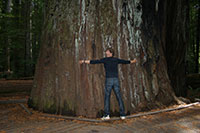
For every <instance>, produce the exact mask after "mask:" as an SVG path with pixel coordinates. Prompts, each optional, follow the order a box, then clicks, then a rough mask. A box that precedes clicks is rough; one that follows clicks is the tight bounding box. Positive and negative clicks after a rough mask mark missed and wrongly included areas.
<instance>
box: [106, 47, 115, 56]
mask: <svg viewBox="0 0 200 133" xmlns="http://www.w3.org/2000/svg"><path fill="white" fill-rule="evenodd" d="M106 51H110V53H112V56H114V55H115V52H114V50H113V49H112V48H107V49H106ZM106 51H105V52H106Z"/></svg>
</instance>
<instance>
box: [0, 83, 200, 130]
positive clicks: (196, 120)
mask: <svg viewBox="0 0 200 133" xmlns="http://www.w3.org/2000/svg"><path fill="white" fill-rule="evenodd" d="M32 83H33V81H32V80H20V81H17V80H16V81H13V80H10V81H3V80H0V100H10V99H28V97H29V94H30V90H31V87H32ZM9 88H10V89H11V90H12V91H9V90H8V89H9ZM2 90H4V91H2ZM190 95H192V96H193V95H194V94H190ZM195 95H196V93H195ZM23 105H24V106H25V107H26V108H28V106H27V104H26V103H24V104H23ZM172 107H178V105H175V106H172ZM169 108H171V107H169ZM28 110H29V111H31V112H32V113H33V114H32V115H30V114H28V113H27V112H26V111H25V110H24V109H23V108H22V107H21V106H20V104H0V133H6V132H27V133H29V132H74V133H78V132H81V133H82V132H86V133H95V132H116V133H117V132H119V133H120V132H128V133H129V132H149V133H152V132H155V133H161V132H169V133H171V132H181V133H182V132H185V133H186V132H187V133H188V132H194V133H198V132H200V105H199V104H198V105H196V106H192V107H189V108H186V109H182V110H176V111H171V112H165V113H159V114H155V115H148V116H142V117H137V118H132V119H126V120H118V121H112V122H103V123H91V122H89V123H88V122H80V121H76V120H66V119H55V118H48V117H43V114H44V113H41V112H38V111H35V110H32V109H31V108H28ZM157 110H158V109H157ZM154 111H156V110H154Z"/></svg>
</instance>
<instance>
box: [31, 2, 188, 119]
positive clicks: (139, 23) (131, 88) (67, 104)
mask: <svg viewBox="0 0 200 133" xmlns="http://www.w3.org/2000/svg"><path fill="white" fill-rule="evenodd" d="M184 1H185V0H184ZM179 3H181V0H175V3H174V4H171V2H168V1H167V0H162V1H160V0H155V1H150V0H149V1H147V0H134V1H129V0H118V1H115V0H113V1H101V0H96V1H92V0H70V1H64V0H60V1H57V0H47V1H46V3H45V4H46V6H45V7H46V9H45V11H46V16H45V24H44V29H43V35H42V44H43V45H42V46H41V50H40V56H39V60H38V64H37V67H36V74H35V80H34V86H33V89H32V92H31V97H30V99H29V105H30V106H32V107H34V108H36V109H38V110H41V111H44V112H50V113H57V114H64V115H81V116H87V117H96V116H98V115H99V114H100V112H101V109H103V94H104V91H103V90H104V73H103V67H102V66H96V65H89V66H86V65H84V66H80V65H79V63H78V62H79V60H80V59H85V58H86V57H88V59H98V58H101V57H103V56H104V51H105V49H106V47H109V46H112V47H113V48H114V49H115V51H116V56H117V57H120V58H123V59H133V58H137V60H138V62H137V64H136V65H131V66H123V65H122V66H120V67H119V74H120V77H119V78H120V83H121V92H122V96H123V100H124V103H125V109H126V112H127V113H133V112H135V111H141V110H148V109H152V108H157V107H161V106H166V105H170V104H173V103H176V102H177V101H178V100H177V98H176V96H175V94H174V91H173V88H172V86H171V82H170V79H169V76H168V69H167V68H168V67H170V65H171V64H170V63H167V60H166V58H167V56H170V55H169V54H166V53H167V52H166V49H167V48H168V47H170V48H172V47H173V45H174V43H171V42H168V41H166V40H168V39H170V40H173V38H172V36H171V35H169V34H170V33H172V32H175V33H174V34H176V33H177V34H181V33H180V32H179V30H174V29H175V28H176V27H175V25H179V24H180V25H181V26H180V27H179V28H180V30H181V31H182V32H184V33H183V34H185V32H186V29H185V28H184V27H183V26H182V25H185V24H186V23H187V21H182V19H184V20H185V17H186V15H185V14H184V12H182V9H184V10H185V8H186V6H185V4H186V2H183V3H182V4H181V5H179ZM170 8H175V9H177V10H172V11H171V10H169V9H170ZM185 13H186V12H185ZM179 14H181V17H180V16H179ZM173 17H175V18H176V19H173V20H177V21H173V23H174V24H172V25H173V26H172V27H169V26H167V24H168V23H171V21H170V19H171V18H173ZM169 28H170V29H171V30H170V29H169ZM181 35H182V34H181ZM177 37H178V36H177ZM184 37H187V36H184ZM184 39H185V38H182V37H181V38H179V39H177V40H179V41H183V42H184ZM180 45H181V46H180ZM176 46H177V47H178V48H177V49H176V50H178V51H179V52H181V53H184V52H185V51H184V50H185V47H186V45H182V44H181V43H177V44H176ZM183 55H184V54H183ZM184 58H185V57H184V56H181V57H176V56H174V57H173V59H174V60H176V59H177V60H184ZM181 71H184V70H183V69H181ZM169 72H171V71H169ZM178 76H180V75H178ZM179 78H181V77H179ZM111 110H112V112H116V111H118V106H117V102H116V100H115V97H114V96H113V95H112V96H111Z"/></svg>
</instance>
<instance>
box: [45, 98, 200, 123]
mask: <svg viewBox="0 0 200 133" xmlns="http://www.w3.org/2000/svg"><path fill="white" fill-rule="evenodd" d="M198 104H200V102H195V103H191V104H187V105H183V106H180V107H176V108H168V109H163V110H159V111H151V112H146V113H139V114H134V115H129V116H126V119H131V118H136V117H141V116H146V115H154V114H158V113H163V112H170V111H175V110H180V109H184V108H188V107H191V106H195V105H198ZM42 116H43V117H48V118H57V119H65V120H77V121H84V122H94V123H101V122H111V121H116V120H121V119H120V118H119V117H114V118H111V119H109V120H99V119H89V118H79V117H70V116H56V115H49V114H42Z"/></svg>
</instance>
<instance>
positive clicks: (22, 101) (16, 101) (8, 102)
mask: <svg viewBox="0 0 200 133" xmlns="http://www.w3.org/2000/svg"><path fill="white" fill-rule="evenodd" d="M27 101H28V100H27V99H10V100H0V104H16V103H27Z"/></svg>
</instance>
